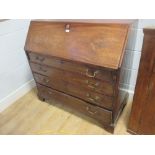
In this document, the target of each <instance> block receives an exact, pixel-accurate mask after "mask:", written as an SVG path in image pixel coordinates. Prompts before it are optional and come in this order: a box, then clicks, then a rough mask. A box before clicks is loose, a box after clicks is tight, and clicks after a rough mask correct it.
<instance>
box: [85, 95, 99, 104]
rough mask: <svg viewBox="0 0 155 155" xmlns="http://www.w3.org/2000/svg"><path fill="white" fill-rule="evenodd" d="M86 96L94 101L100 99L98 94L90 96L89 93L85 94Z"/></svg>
mask: <svg viewBox="0 0 155 155" xmlns="http://www.w3.org/2000/svg"><path fill="white" fill-rule="evenodd" d="M86 96H87V97H88V99H89V100H90V101H93V102H96V101H97V100H98V99H100V97H99V96H95V98H92V97H91V95H90V94H89V93H87V94H86Z"/></svg>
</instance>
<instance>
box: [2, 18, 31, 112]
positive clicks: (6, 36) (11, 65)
mask: <svg viewBox="0 0 155 155" xmlns="http://www.w3.org/2000/svg"><path fill="white" fill-rule="evenodd" d="M29 23H30V20H6V21H3V22H0V111H1V110H3V109H4V108H6V107H7V106H8V105H9V104H11V103H12V102H14V101H15V100H16V99H18V98H19V97H20V96H22V95H23V94H25V93H26V92H27V91H29V90H30V89H31V88H32V87H33V86H34V82H33V77H32V74H31V71H30V68H29V65H28V62H27V58H26V55H25V52H24V49H23V48H24V44H25V39H26V35H27V31H28V27H29Z"/></svg>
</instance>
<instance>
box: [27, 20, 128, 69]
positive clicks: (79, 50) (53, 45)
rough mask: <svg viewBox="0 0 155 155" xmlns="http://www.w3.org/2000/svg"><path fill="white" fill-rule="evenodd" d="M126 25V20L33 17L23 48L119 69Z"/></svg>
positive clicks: (126, 31)
mask: <svg viewBox="0 0 155 155" xmlns="http://www.w3.org/2000/svg"><path fill="white" fill-rule="evenodd" d="M66 25H69V32H68V33H66V32H65V30H66ZM128 29H129V24H127V23H126V24H122V23H121V24H116V23H115V24H108V23H106V24H104V23H100V24H99V23H98V24H95V23H91V24H88V23H85V24H81V23H68V22H66V23H65V22H37V21H32V22H31V24H30V31H29V32H28V37H27V41H26V45H25V50H26V51H33V52H37V53H42V52H44V54H46V55H51V56H54V57H58V58H64V59H66V60H73V61H77V62H82V63H87V64H92V65H96V66H101V67H107V68H112V69H118V68H119V67H120V65H121V63H120V61H122V55H123V54H124V47H125V44H126V40H127V35H128ZM51 36H52V37H51Z"/></svg>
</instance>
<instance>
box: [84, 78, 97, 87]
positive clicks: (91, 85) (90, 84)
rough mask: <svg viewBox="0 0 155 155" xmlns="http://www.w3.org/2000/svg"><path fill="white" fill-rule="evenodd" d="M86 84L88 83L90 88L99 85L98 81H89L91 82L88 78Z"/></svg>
mask: <svg viewBox="0 0 155 155" xmlns="http://www.w3.org/2000/svg"><path fill="white" fill-rule="evenodd" d="M86 84H88V87H90V88H95V87H97V86H99V84H100V83H99V82H96V83H91V82H89V80H86Z"/></svg>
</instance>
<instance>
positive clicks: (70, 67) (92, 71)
mask: <svg viewBox="0 0 155 155" xmlns="http://www.w3.org/2000/svg"><path fill="white" fill-rule="evenodd" d="M29 57H30V61H31V62H36V63H39V64H44V65H48V66H51V67H55V68H59V69H63V70H66V71H70V72H74V73H78V74H81V75H84V76H86V77H91V78H95V79H100V80H105V81H109V82H113V81H115V79H116V77H115V75H112V72H111V71H110V70H103V69H99V68H92V67H89V66H87V65H84V64H79V63H75V62H69V61H64V60H61V59H56V58H54V57H50V58H49V57H46V56H43V55H38V54H34V53H30V54H29Z"/></svg>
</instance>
